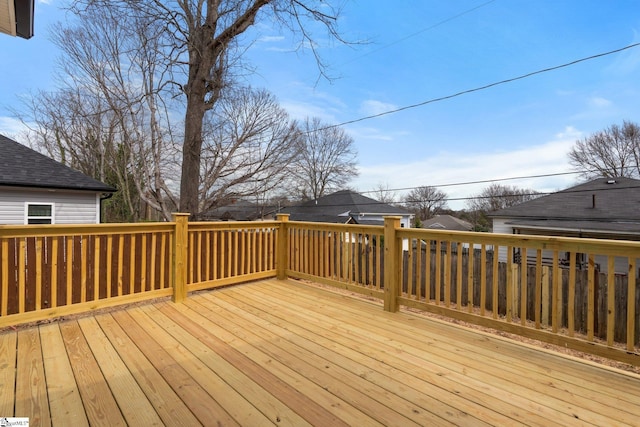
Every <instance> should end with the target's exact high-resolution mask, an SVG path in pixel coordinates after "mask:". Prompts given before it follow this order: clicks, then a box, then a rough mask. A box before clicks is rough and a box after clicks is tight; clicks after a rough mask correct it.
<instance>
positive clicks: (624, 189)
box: [489, 178, 640, 272]
mask: <svg viewBox="0 0 640 427" xmlns="http://www.w3.org/2000/svg"><path fill="white" fill-rule="evenodd" d="M489 217H490V218H492V219H493V232H494V233H509V234H534V235H546V236H567V237H584V238H598V239H616V240H640V181H639V180H637V179H631V178H598V179H594V180H593V181H589V182H586V183H584V184H580V185H576V186H574V187H571V188H567V189H565V190H562V191H558V192H556V193H553V194H550V195H547V196H543V197H539V198H537V199H533V200H530V201H528V202H524V203H521V204H519V205H516V206H512V207H510V208H506V209H502V210H499V211H495V212H492V213H490V214H489ZM564 256H565V257H566V254H564ZM564 261H565V262H568V260H567V259H565V260H564ZM618 261H619V260H617V262H616V272H625V267H624V266H623V265H620V263H619V262H618ZM578 262H582V263H584V262H585V259H584V254H579V255H578ZM596 262H598V263H599V264H600V266H601V271H603V270H604V268H606V260H596ZM603 263H604V264H603Z"/></svg>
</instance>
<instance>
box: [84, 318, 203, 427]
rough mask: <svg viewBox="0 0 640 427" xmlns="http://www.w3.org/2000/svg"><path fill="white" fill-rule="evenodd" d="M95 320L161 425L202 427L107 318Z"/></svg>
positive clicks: (121, 331)
mask: <svg viewBox="0 0 640 427" xmlns="http://www.w3.org/2000/svg"><path fill="white" fill-rule="evenodd" d="M96 320H97V321H98V323H99V324H100V326H101V327H102V330H103V331H104V333H105V335H106V336H107V338H108V339H109V341H110V342H111V345H113V346H114V348H115V349H116V350H117V351H118V354H119V355H120V357H121V358H122V360H123V362H124V363H125V364H126V365H127V369H129V371H130V372H131V374H132V375H133V376H134V377H135V379H136V381H137V383H138V385H139V386H140V388H141V389H142V391H143V392H144V393H145V396H146V397H147V399H148V400H149V402H150V403H151V404H152V405H153V407H154V408H155V410H156V412H157V413H158V415H159V416H160V418H162V421H163V422H164V424H165V425H168V426H174V425H180V426H185V427H190V426H200V425H202V424H201V423H200V422H199V421H198V419H197V418H196V417H195V415H193V413H192V412H191V411H190V410H189V408H188V407H187V405H185V404H184V402H183V401H182V400H181V399H180V396H178V395H177V394H176V393H175V392H174V391H173V389H172V388H171V386H170V385H169V384H168V383H167V382H166V381H165V379H164V378H163V377H162V375H161V374H160V373H159V372H158V371H157V370H156V369H155V368H154V366H153V365H152V364H151V362H149V360H148V359H147V357H146V356H145V355H144V354H143V353H142V351H140V349H139V348H138V347H137V345H136V343H135V342H133V341H132V340H131V339H130V338H129V336H128V335H127V334H126V333H125V332H124V330H123V329H122V328H121V327H120V325H119V324H118V323H117V322H116V321H115V319H113V317H112V316H111V315H110V314H105V315H100V316H96Z"/></svg>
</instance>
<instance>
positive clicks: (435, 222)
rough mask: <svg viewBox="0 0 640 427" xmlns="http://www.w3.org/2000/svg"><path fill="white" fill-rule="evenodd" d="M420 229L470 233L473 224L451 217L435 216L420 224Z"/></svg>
mask: <svg viewBox="0 0 640 427" xmlns="http://www.w3.org/2000/svg"><path fill="white" fill-rule="evenodd" d="M422 228H430V229H435V230H454V231H471V230H473V224H471V223H470V222H467V221H464V220H462V219H460V218H456V217H455V216H451V215H436V216H434V217H433V218H429V219H427V220H425V221H423V222H422Z"/></svg>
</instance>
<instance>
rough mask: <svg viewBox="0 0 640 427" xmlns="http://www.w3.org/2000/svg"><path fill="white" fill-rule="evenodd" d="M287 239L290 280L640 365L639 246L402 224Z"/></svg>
mask: <svg viewBox="0 0 640 427" xmlns="http://www.w3.org/2000/svg"><path fill="white" fill-rule="evenodd" d="M287 234H288V242H289V247H288V255H289V262H288V268H287V274H288V275H289V276H290V277H296V278H302V279H308V280H313V281H317V282H321V283H326V284H330V285H333V286H337V287H340V288H344V289H348V290H351V291H354V292H359V293H364V294H368V295H371V296H374V297H378V298H381V299H383V300H384V306H385V309H386V310H389V311H396V310H398V307H399V306H400V305H404V306H407V307H412V308H415V309H420V310H424V311H428V312H431V313H436V314H439V315H442V316H446V317H449V318H453V319H458V320H463V321H465V322H469V323H472V324H476V325H480V326H485V327H489V328H493V329H498V330H502V331H506V332H510V333H514V334H518V335H521V336H525V337H530V338H533V339H537V340H542V341H545V342H550V343H553V344H557V345H561V346H563V347H568V348H572V349H575V350H580V351H586V352H589V353H594V354H596V355H600V356H604V357H609V358H613V359H617V360H621V361H624V362H627V363H632V364H636V365H640V351H639V347H638V344H639V341H640V328H639V325H638V322H639V316H638V314H639V313H640V292H638V286H639V285H638V280H637V279H638V267H639V266H640V264H638V260H639V259H640V243H639V242H630V241H608V240H599V239H598V240H596V239H577V238H562V237H546V236H525V235H500V234H490V233H472V232H452V231H440V230H420V229H404V228H400V222H399V219H398V218H387V221H386V224H385V227H384V228H383V227H362V226H348V225H328V224H322V225H321V226H319V225H318V224H311V223H288V224H287ZM327 242H328V243H327ZM327 245H328V247H329V250H328V251H327V250H326V249H325V248H326V246H327ZM319 264H324V265H328V266H330V268H329V269H328V270H327V269H324V270H323V269H318V268H316V267H314V266H317V265H319ZM371 272H376V273H373V274H372V273H371ZM372 279H373V280H372ZM379 279H382V281H381V282H380V281H378V280H379Z"/></svg>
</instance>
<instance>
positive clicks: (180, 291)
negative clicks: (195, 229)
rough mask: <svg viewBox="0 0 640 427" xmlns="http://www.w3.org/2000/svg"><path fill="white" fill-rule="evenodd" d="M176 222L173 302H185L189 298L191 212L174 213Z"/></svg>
mask: <svg viewBox="0 0 640 427" xmlns="http://www.w3.org/2000/svg"><path fill="white" fill-rule="evenodd" d="M172 217H173V218H172V219H173V222H175V224H176V229H175V232H174V233H175V235H174V238H173V259H172V263H173V268H172V271H173V277H172V281H173V283H172V284H173V296H172V300H173V302H183V301H184V300H185V299H186V298H187V250H188V243H189V214H188V213H174V214H173V215H172Z"/></svg>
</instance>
